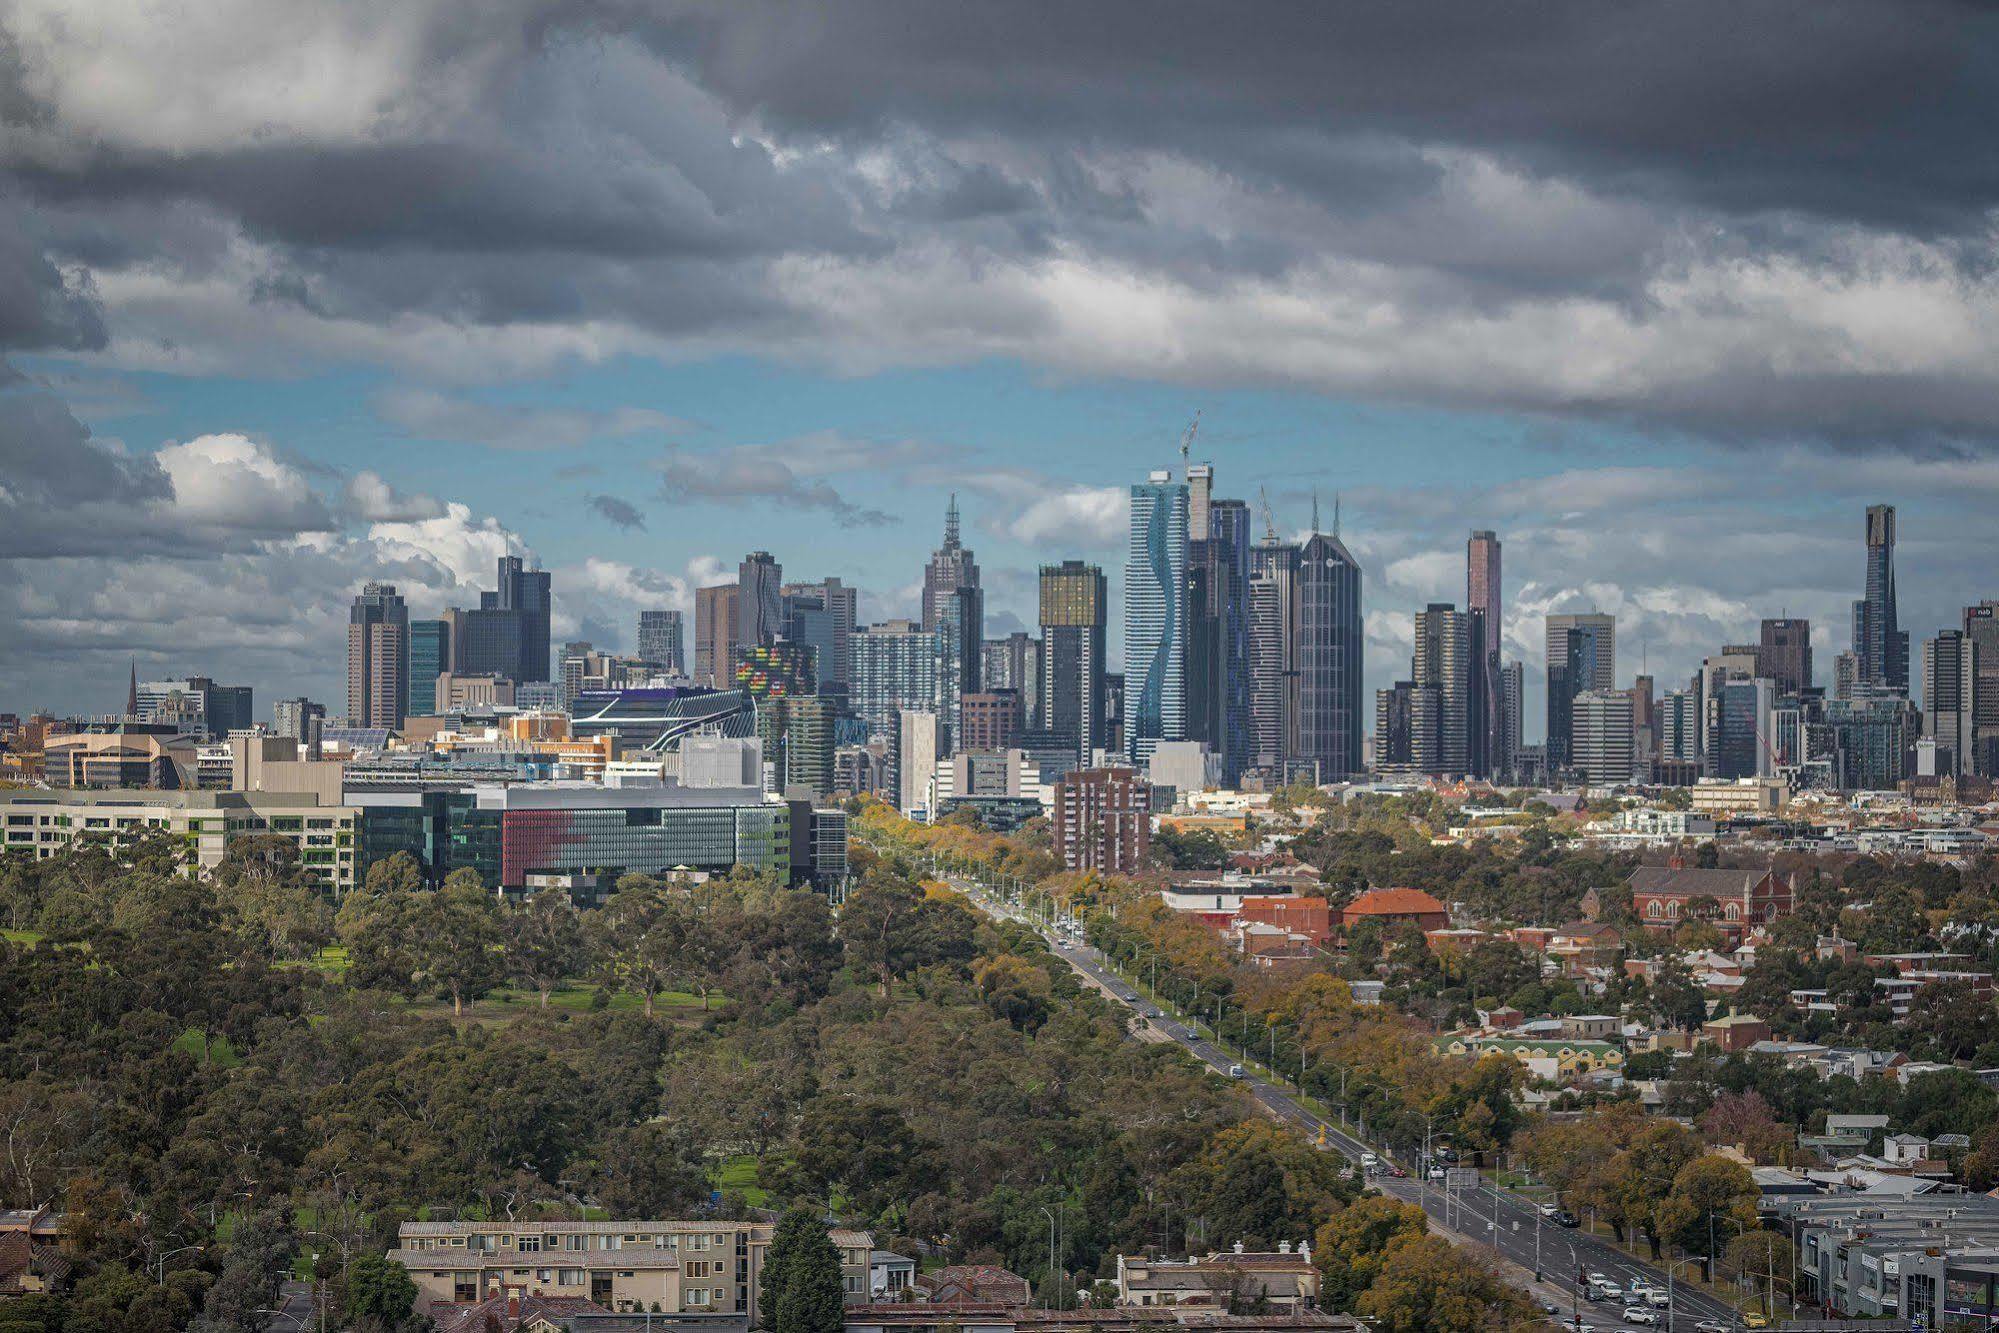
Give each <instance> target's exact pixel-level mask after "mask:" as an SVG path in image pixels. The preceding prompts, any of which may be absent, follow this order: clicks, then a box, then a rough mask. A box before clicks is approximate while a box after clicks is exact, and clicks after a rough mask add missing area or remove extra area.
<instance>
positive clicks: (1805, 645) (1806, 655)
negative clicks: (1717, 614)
mask: <svg viewBox="0 0 1999 1333" xmlns="http://www.w3.org/2000/svg"><path fill="white" fill-rule="evenodd" d="M1756 674H1757V675H1759V676H1762V677H1763V678H1765V679H1766V680H1768V681H1770V682H1771V683H1772V684H1773V685H1775V686H1776V687H1777V693H1778V695H1779V696H1782V695H1787V694H1796V693H1798V692H1799V691H1800V690H1808V689H1810V688H1811V687H1812V622H1811V621H1809V620H1799V619H1796V618H1795V617H1789V616H1787V617H1785V618H1784V619H1782V620H1765V621H1764V622H1763V638H1762V641H1761V642H1760V643H1759V644H1758V645H1757V647H1756Z"/></svg>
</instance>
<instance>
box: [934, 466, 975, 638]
mask: <svg viewBox="0 0 1999 1333" xmlns="http://www.w3.org/2000/svg"><path fill="white" fill-rule="evenodd" d="M978 586H979V563H978V561H977V560H975V559H974V558H973V557H972V553H971V552H970V551H969V550H967V549H966V548H965V547H964V545H963V544H961V543H960V542H959V540H958V497H957V496H956V495H953V496H952V497H951V503H950V504H949V506H947V507H946V508H945V510H944V544H943V545H942V546H940V547H938V548H937V549H936V550H935V551H932V552H931V553H930V563H929V564H928V565H926V566H924V569H923V628H925V629H936V628H937V616H938V614H939V612H940V611H941V610H942V607H943V599H944V598H945V597H946V596H948V595H949V594H950V593H951V591H952V590H953V589H956V588H976V587H978Z"/></svg>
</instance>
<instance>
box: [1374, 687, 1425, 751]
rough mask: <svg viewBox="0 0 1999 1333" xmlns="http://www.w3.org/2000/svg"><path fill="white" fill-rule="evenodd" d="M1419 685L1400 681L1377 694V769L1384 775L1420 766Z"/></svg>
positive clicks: (1375, 725)
mask: <svg viewBox="0 0 1999 1333" xmlns="http://www.w3.org/2000/svg"><path fill="white" fill-rule="evenodd" d="M1415 722H1416V683H1415V682H1414V681H1409V680H1398V681H1396V682H1395V683H1394V684H1393V685H1391V686H1389V687H1388V688H1387V689H1385V690H1376V691H1375V692H1374V766H1375V768H1376V769H1377V770H1378V771H1380V772H1384V773H1396V772H1404V771H1407V770H1410V769H1413V768H1415V766H1416V727H1415Z"/></svg>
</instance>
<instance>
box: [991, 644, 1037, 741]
mask: <svg viewBox="0 0 1999 1333" xmlns="http://www.w3.org/2000/svg"><path fill="white" fill-rule="evenodd" d="M979 655H980V658H981V662H980V665H979V683H980V684H981V685H983V686H985V688H986V689H988V690H1012V691H1013V692H1014V698H1015V700H1016V701H1017V703H1018V704H1019V707H1020V727H1021V730H1023V731H1032V730H1036V729H1038V728H1039V727H1040V725H1041V724H1040V720H1039V718H1040V711H1041V645H1040V644H1039V643H1038V642H1036V641H1035V638H1034V636H1033V635H1031V634H1029V633H1028V632H1027V631H1026V630H1018V629H1017V630H1015V631H1014V632H1013V633H1011V634H1009V635H1007V636H1006V637H1005V638H1004V639H987V640H986V643H985V647H984V648H982V649H980V652H979Z"/></svg>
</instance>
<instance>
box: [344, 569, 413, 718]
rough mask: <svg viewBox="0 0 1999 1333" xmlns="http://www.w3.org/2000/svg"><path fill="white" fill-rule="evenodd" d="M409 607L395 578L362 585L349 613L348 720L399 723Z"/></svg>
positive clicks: (404, 690) (406, 685)
mask: <svg viewBox="0 0 1999 1333" xmlns="http://www.w3.org/2000/svg"><path fill="white" fill-rule="evenodd" d="M409 632H410V616H409V607H408V606H407V605H405V604H404V602H403V599H402V594H400V593H398V592H397V591H396V587H395V585H394V584H393V583H369V584H364V585H362V588H361V592H360V595H358V596H357V597H355V599H354V604H353V606H352V607H351V608H349V610H348V613H347V723H348V725H349V726H355V727H400V726H401V725H402V724H403V717H404V713H403V708H404V706H405V704H406V702H407V700H408V699H409V669H410V667H409Z"/></svg>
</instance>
